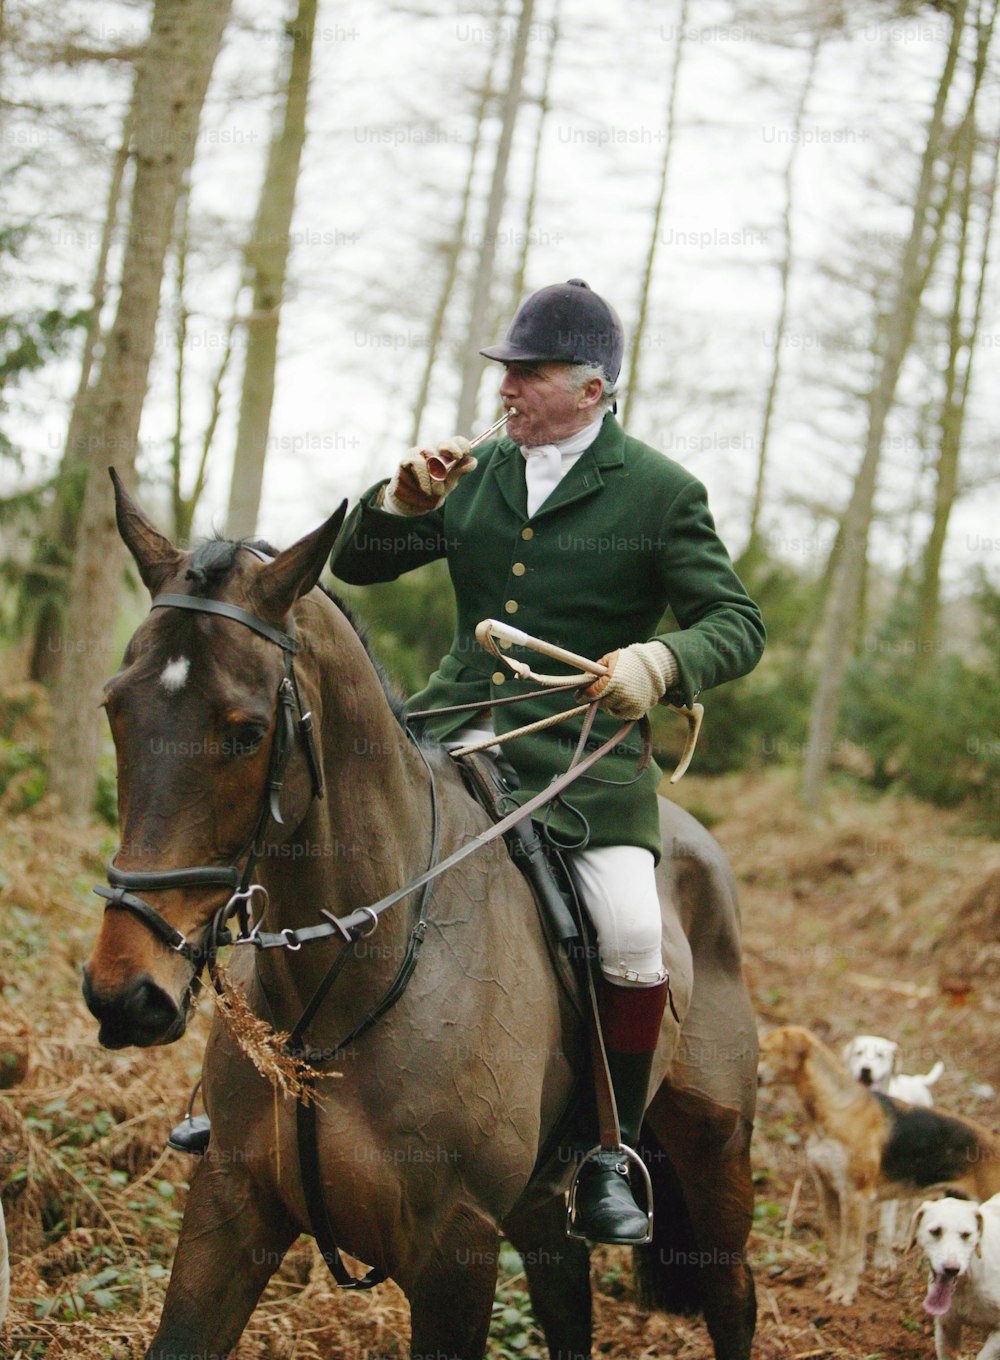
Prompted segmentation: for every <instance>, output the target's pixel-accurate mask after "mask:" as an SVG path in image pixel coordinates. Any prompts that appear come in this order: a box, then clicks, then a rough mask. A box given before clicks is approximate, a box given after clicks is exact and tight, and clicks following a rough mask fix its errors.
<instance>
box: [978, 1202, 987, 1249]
mask: <svg viewBox="0 0 1000 1360" xmlns="http://www.w3.org/2000/svg"><path fill="white" fill-rule="evenodd" d="M976 1226H977V1227H978V1229H979V1236H978V1237H977V1238H976V1255H977V1256H978V1257H979V1258H980V1260H982V1256H983V1233H984V1232H985V1231H986V1219H985V1218H983V1211H982V1209H977V1210H976Z"/></svg>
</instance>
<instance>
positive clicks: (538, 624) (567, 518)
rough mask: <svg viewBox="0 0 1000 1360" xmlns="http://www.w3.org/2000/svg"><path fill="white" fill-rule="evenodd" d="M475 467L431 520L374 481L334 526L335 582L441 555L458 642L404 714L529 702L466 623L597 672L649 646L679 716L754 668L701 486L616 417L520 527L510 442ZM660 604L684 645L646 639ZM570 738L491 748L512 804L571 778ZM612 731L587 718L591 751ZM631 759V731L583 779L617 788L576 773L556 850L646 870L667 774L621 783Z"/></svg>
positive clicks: (747, 628)
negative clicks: (491, 626)
mask: <svg viewBox="0 0 1000 1360" xmlns="http://www.w3.org/2000/svg"><path fill="white" fill-rule="evenodd" d="M478 457H479V465H478V467H477V468H476V469H475V471H473V472H471V473H467V474H466V475H465V476H464V477H463V478H462V479H461V481H460V482H459V483H458V485H457V486H456V487H455V489H454V490H453V491H452V492H451V494H450V495H449V496H448V497H447V498H446V500H445V501H444V502H443V503H442V505H441V506H440V507H439V508H438V509H437V510H434V511H432V512H431V513H429V514H426V515H418V516H413V517H410V518H402V517H400V516H398V515H392V514H389V513H388V512H386V511H384V510H380V509H379V508H377V507H376V506H375V504H374V500H375V497H376V496H377V494H378V492H379V489H380V488H381V487H382V486H383V485H384V482H379V483H377V484H376V485H375V486H373V487H371V488H370V489H369V490H368V491H367V492H366V493H365V494H364V495H363V496H362V498H361V501H360V502H359V504H358V505H357V506H356V507H355V508H354V510H353V511H352V513H351V514H350V515H349V516H348V518H347V520H346V521H345V523H344V526H343V529H342V530H341V533H340V537H339V538H338V540H337V543H336V544H335V546H334V550H333V554H332V557H331V559H330V565H331V567H332V569H333V572H334V574H335V575H336V576H338V577H339V578H340V579H341V580H343V581H346V582H348V583H350V584H352V585H372V584H375V583H376V582H381V581H393V580H395V579H396V578H397V577H398V576H401V575H402V574H403V572H407V571H412V570H413V569H414V568H415V567H419V566H422V565H424V563H426V562H431V561H434V560H435V559H436V558H439V557H446V558H447V560H448V567H449V570H450V573H451V580H452V585H453V587H454V591H455V601H456V606H457V616H458V617H457V623H456V629H455V637H454V640H453V642H452V644H451V648H450V650H449V651H448V653H447V655H446V656H444V657H443V658H442V660H441V663H440V665H439V666H438V668H437V670H436V671H435V672H434V674H433V675H432V676H431V677H430V679H429V680H428V682H427V685H426V687H425V688H424V689H423V690H421V692H420V693H419V694H416V695H414V696H413V698H412V699H411V700H410V701H409V704H408V708H409V709H410V710H411V711H416V710H419V709H425V708H444V707H447V706H449V705H452V704H460V703H468V702H472V701H473V700H479V699H487V698H491V697H492V698H503V697H506V696H508V695H510V694H513V693H516V692H517V691H518V689H522V690H525V691H528V690H531V689H534V688H537V687H536V686H534V685H531V684H530V683H527V682H524V681H521V680H518V679H515V678H514V677H513V676H512V674H511V672H509V671H507V670H506V668H505V667H504V666H502V665H501V664H500V663H499V662H498V661H497V660H496V658H495V657H492V656H490V655H489V654H488V653H487V652H485V651H484V650H483V649H482V648H481V647H480V646H479V644H478V643H477V642H476V640H475V629H476V625H477V624H478V623H479V622H480V621H481V620H482V619H485V618H497V619H504V620H506V621H507V622H509V623H511V624H513V625H515V626H516V627H517V628H521V629H523V630H524V631H525V632H527V633H531V634H533V635H534V636H536V637H540V638H544V639H545V640H546V641H547V642H554V643H556V644H558V645H559V646H561V647H565V648H568V649H569V650H571V651H574V652H577V653H580V654H582V655H584V656H590V657H593V658H594V659H597V658H599V657H601V656H603V655H604V654H605V653H606V652H610V651H613V650H614V649H615V648H616V647H625V646H628V644H629V643H632V642H646V641H648V640H649V639H651V638H653V637H656V638H658V639H659V640H661V641H662V642H664V643H666V644H667V645H668V646H669V647H670V649H671V651H672V652H673V653H674V655H675V656H676V657H677V661H678V666H679V670H680V679H679V681H678V684H677V686H676V688H675V689H674V690H672V691H671V692H670V694H668V695H667V698H668V699H670V700H671V701H672V702H675V703H683V704H690V703H691V702H693V700H694V698H695V696H696V695H697V694H698V693H699V692H701V691H704V690H707V689H711V688H712V686H714V685H720V684H722V683H723V682H724V681H726V680H733V679H735V678H736V677H737V676H739V675H743V674H745V673H746V672H747V671H749V670H752V669H753V667H754V666H755V665H756V664H757V661H758V659H759V658H760V655H761V652H762V651H763V648H764V625H763V621H762V619H761V615H760V611H759V609H758V608H757V606H756V605H755V604H754V603H753V601H752V600H751V599H750V597H749V596H748V595H747V593H746V591H745V590H744V588H743V585H742V583H741V582H740V580H739V577H738V576H737V575H736V572H735V571H734V570H733V566H732V563H731V561H730V559H729V555H728V553H727V552H726V549H725V547H724V546H723V544H722V542H721V540H720V539H719V537H718V535H717V533H716V531H715V525H714V522H713V520H712V516H711V513H710V511H709V508H708V501H707V497H706V493H705V488H704V487H703V486H702V484H701V483H700V482H699V481H698V480H697V479H696V478H695V477H693V476H692V475H691V474H690V473H689V472H687V471H685V469H684V468H682V467H680V466H679V465H678V464H677V463H674V462H672V461H671V459H669V458H667V457H665V456H664V455H663V454H661V453H659V452H657V451H656V450H655V449H652V448H650V447H648V446H647V445H645V444H642V443H640V442H639V441H638V440H637V439H631V438H628V437H627V436H626V435H625V432H624V431H623V429H622V427H621V426H620V425H619V424H618V422H617V420H615V418H614V416H612V415H610V414H608V415H607V416H606V417H605V419H604V423H603V425H602V426H601V429H600V432H599V433H598V436H597V438H596V439H595V441H594V443H593V444H591V446H590V448H588V449H587V450H586V451H585V452H584V453H582V454H581V455H580V457H579V458H578V459H577V461H576V462H575V463H574V464H573V466H572V467H571V469H570V470H569V471H568V472H567V473H566V475H565V476H564V477H563V479H562V481H561V482H560V483H559V485H558V486H557V487H556V488H555V490H554V491H553V492H552V494H551V495H550V496H549V497H548V499H547V500H546V501H545V502H544V503H543V504H542V505H541V506H540V507H539V509H538V510H536V511H535V513H534V515H531V516H529V515H528V511H527V499H526V496H527V493H526V487H525V476H524V457H523V455H522V454H521V451H520V449H519V448H518V447H517V445H516V444H515V443H514V442H513V441H512V440H511V439H509V438H507V437H504V438H501V439H499V440H497V441H494V442H492V443H490V444H487V445H484V446H483V448H482V449H480V450H479V451H478ZM668 605H669V607H670V609H671V611H672V613H673V616H674V618H675V620H676V622H677V625H678V630H679V631H676V632H667V633H662V632H661V633H658V632H656V629H657V627H658V626H659V624H660V620H661V618H662V616H663V614H664V611H665V609H666V607H667V606H668ZM509 655H510V656H512V657H516V658H518V659H519V660H524V661H527V662H528V663H529V664H530V665H531V666H532V667H533V668H534V669H535V670H542V671H545V672H546V673H549V674H559V673H560V672H561V671H562V670H566V671H569V670H570V669H571V668H569V667H561V666H560V665H559V664H558V663H557V662H554V661H550V660H549V659H548V658H547V657H542V656H539V654H538V653H536V652H529V651H527V650H525V649H522V648H518V647H514V648H511V650H510V652H509ZM574 702H576V701H575V700H573V699H572V698H570V697H567V696H566V695H565V694H559V695H551V694H547V695H544V696H542V697H541V698H538V699H529V700H527V701H525V702H524V703H521V704H511V705H507V706H504V707H502V708H497V709H494V711H493V722H494V726H495V729H496V731H497V732H498V733H502V732H507V731H510V730H511V729H512V728H514V727H519V726H521V725H522V724H523V723H528V722H532V721H534V720H535V719H536V718H540V717H544V716H545V715H547V714H548V713H552V712H555V711H558V710H560V709H564V708H570V707H572V706H573V704H574ZM474 717H475V715H473V717H472V718H470V717H469V715H466V714H454V715H448V716H444V717H441V718H440V719H431V720H429V721H428V724H427V726H428V730H429V732H430V734H431V735H432V736H434V737H437V738H439V739H444V738H446V737H448V736H449V735H451V734H452V733H453V732H455V731H457V730H458V728H460V727H462V726H463V725H465V724H467V723H469V722H470V721H474ZM581 723H582V719H581V718H574V719H570V720H569V721H567V722H565V723H560V724H558V725H557V726H555V727H553V728H550V729H548V730H546V731H542V732H539V733H537V734H533V735H530V736H527V737H520V738H517V739H515V740H514V741H512V742H510V743H509V744H508V745H506V746H505V747H504V750H505V753H506V755H507V758H508V759H509V760H510V761H511V762H512V764H513V765H514V766H515V768H516V769H517V772H518V774H519V776H520V779H521V788H520V790H519V793H518V797H519V799H520V801H521V802H525V801H527V799H528V798H529V797H531V795H532V794H534V793H536V792H538V791H539V790H540V789H542V788H544V787H545V786H546V785H547V784H549V783H550V781H551V780H552V778H553V777H554V776H555V775H557V774H559V773H561V772H562V771H563V770H564V769H565V768H566V766H567V765H568V764H569V761H570V759H571V757H572V754H573V751H574V749H575V747H576V741H577V737H578V735H579V732H580V727H581ZM620 726H621V724H620V722H619V721H618V720H616V719H614V718H611V717H610V716H609V715H607V714H604V713H600V714H598V717H597V720H596V722H595V724H594V727H593V730H592V732H591V735H590V747H591V749H592V748H593V747H595V746H596V745H598V744H599V743H601V742H603V741H605V740H607V738H609V737H610V736H612V735H613V733H614V732H615V731H616V729H617V728H618V727H620ZM639 750H640V741H639V737H638V733H637V731H636V730H635V729H633V731H632V733H631V734H630V736H629V737H628V738H626V739H625V740H624V741H623V742H621V743H619V744H618V745H617V746H616V747H614V749H613V750H612V751H611V752H610V753H609V754H608V755H607V756H605V757H604V758H603V759H602V760H600V761H599V762H598V764H597V765H596V766H595V767H593V769H592V771H591V774H593V775H596V776H598V779H599V780H600V781H606V780H614V781H623V783H622V787H614V786H613V785H611V784H608V783H603V782H598V781H597V780H593V779H591V778H590V776H589V775H586V776H583V777H582V778H581V779H580V780H579V781H578V782H577V783H575V784H573V785H572V786H571V787H570V788H569V789H567V790H566V794H565V797H564V799H563V800H562V805H561V806H559V807H558V808H557V809H556V810H555V811H554V812H553V813H552V814H551V815H550V817H549V828H550V831H551V832H552V833H553V834H554V836H555V838H556V839H558V840H560V841H562V842H563V843H565V844H567V845H569V844H573V843H575V842H577V841H578V840H580V839H581V837H582V836H583V835H584V833H585V832H589V844H590V845H591V846H600V845H640V846H645V847H646V848H647V849H649V850H652V851H653V853H654V854H655V855H656V856H657V858H659V856H660V852H661V846H660V834H659V822H658V812H657V805H656V791H657V787H658V785H659V783H660V779H661V777H662V772H661V771H660V770H659V768H658V767H657V766H656V764H655V762H652V763H651V764H650V767H649V768H648V770H647V771H646V773H645V774H643V775H642V776H641V777H640V778H639V779H638V780H635V781H634V782H631V783H626V782H624V781H629V780H632V779H633V777H634V775H635V771H636V767H637V760H638V755H639ZM536 816H537V819H538V820H543V818H542V816H541V815H538V814H536ZM584 819H585V820H584Z"/></svg>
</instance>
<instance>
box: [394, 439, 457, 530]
mask: <svg viewBox="0 0 1000 1360" xmlns="http://www.w3.org/2000/svg"><path fill="white" fill-rule="evenodd" d="M434 454H444V456H445V457H446V458H456V459H458V461H457V462H456V463H455V464H454V465H453V466H452V467H451V468H449V470H448V475H447V476H446V477H445V479H444V481H443V482H436V481H434V480H433V479H432V477H431V474H430V471H429V469H428V467H427V459H428V457H432V456H433V455H434ZM475 466H476V459H475V458H473V457H472V455H471V454H470V453H469V441H468V440H467V439H463V438H462V437H461V435H455V437H454V438H453V439H446V440H444V441H443V442H442V443H440V444H437V445H435V447H434V448H433V449H423V448H420V447H419V446H417V447H415V448H412V449H410V451H409V453H408V454H407V455H406V457H405V458H404V459H403V461H402V462H401V463H400V465H399V467H398V468H397V469H396V472H395V474H394V475H393V478H392V480H391V481H390V482H389V485H388V486H387V487H386V488H385V493H384V495H383V499H382V504H383V505H384V506H385V508H386V509H387V510H390V511H394V512H395V513H396V514H398V515H426V514H427V512H428V511H429V510H436V509H437V508H438V506H439V505H440V504H441V502H442V501H443V500H444V498H445V496H447V495H448V492H449V491H453V490H454V489H455V487H456V486H457V485H458V483H459V481H460V479H461V478H462V477H464V476H465V474H466V473H467V472H471V471H472V469H473V468H474V467H475Z"/></svg>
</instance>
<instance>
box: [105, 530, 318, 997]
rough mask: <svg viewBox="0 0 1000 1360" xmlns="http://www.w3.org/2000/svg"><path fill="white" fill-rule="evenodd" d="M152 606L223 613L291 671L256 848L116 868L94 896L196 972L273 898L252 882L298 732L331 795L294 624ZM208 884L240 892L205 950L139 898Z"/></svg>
mask: <svg viewBox="0 0 1000 1360" xmlns="http://www.w3.org/2000/svg"><path fill="white" fill-rule="evenodd" d="M244 546H247V545H244ZM248 551H250V552H252V553H254V554H255V555H256V556H258V557H260V558H261V559H262V560H263V561H269V560H270V559H269V558H268V557H266V556H265V555H264V554H263V553H260V552H258V551H257V549H255V548H249V549H248ZM151 608H152V609H190V610H193V611H194V612H196V613H199V614H217V615H219V616H220V617H222V618H225V619H232V620H233V621H234V622H235V623H240V624H242V625H243V627H244V628H249V629H250V630H251V632H254V633H257V634H258V635H259V636H260V637H263V638H266V639H267V640H268V642H273V643H274V644H275V646H277V647H280V648H281V650H282V653H283V655H284V662H285V673H284V676H283V677H282V680H281V683H280V684H279V686H278V698H277V718H276V723H275V729H274V739H273V741H272V743H271V759H270V763H269V765H268V771H267V782H266V785H265V792H264V797H263V803H262V806H261V809H260V813H259V815H258V817H257V822H256V824H255V826H254V829H253V833H252V835H251V837H250V841H249V844H248V845H247V846H246V847H245V848H244V849H243V850H242V851H241V852H240V854H239V855H237V857H236V863H235V864H231V865H221V864H218V865H217V864H210V865H204V866H199V867H196V868H190V869H155V870H150V871H148V872H145V873H138V872H132V871H131V870H125V869H118V868H116V867H115V865H114V864H109V865H108V882H109V883H110V884H111V887H110V888H95V889H94V892H96V893H97V894H98V895H99V896H100V897H105V898H107V905H106V907H105V908H104V909H105V911H110V910H112V909H114V910H117V911H127V912H129V913H130V914H131V915H132V916H134V917H135V918H136V920H138V921H141V922H142V924H143V925H144V926H145V927H146V928H147V930H149V931H150V932H151V933H152V934H153V935H154V936H155V937H156V939H158V940H159V941H160V943H161V944H164V945H166V946H167V948H168V949H172V950H173V951H174V952H175V953H177V954H180V955H181V957H182V958H185V959H187V960H188V962H189V963H190V964H192V966H193V967H194V968H195V969H196V972H200V971H201V968H202V966H203V965H204V964H205V963H206V962H208V963H209V964H211V963H212V961H213V960H214V958H215V955H216V953H217V952H218V949H219V947H220V946H221V945H224V944H229V943H231V937H230V935H229V932H228V930H226V926H225V923H226V921H227V920H228V919H229V917H230V916H231V915H232V914H233V913H234V912H235V911H240V913H241V928H242V930H243V931H244V933H245V932H246V930H247V929H248V927H249V913H250V907H251V903H252V901H253V898H254V896H255V895H256V894H261V895H262V896H263V898H264V901H265V903H266V900H267V893H266V891H265V889H264V888H263V887H262V886H261V884H259V883H253V884H252V883H251V881H250V880H251V877H252V875H253V870H254V865H255V864H256V862H257V857H258V855H259V854H260V846H261V841H262V838H263V835H264V832H265V830H266V829H267V825H268V823H269V822H270V821H271V820H274V821H275V822H277V824H278V825H279V826H282V825H284V822H283V819H282V816H281V808H280V798H281V790H282V788H283V787H284V782H285V770H286V767H287V765H288V761H289V758H290V756H291V754H292V748H293V746H294V744H295V733H296V728H297V729H298V732H299V735H300V736H301V738H302V744H303V747H304V749H305V753H306V760H307V761H308V764H309V772H310V775H311V776H312V791H313V797H314V798H322V797H323V771H322V767H321V766H320V762H319V756H318V753H317V751H316V742H315V738H314V736H313V725H312V715H311V713H309V712H307V711H304V710H303V706H302V696H301V694H300V693H299V686H298V681H297V679H296V676H295V654H296V652H297V651H298V649H299V647H298V643H297V642H296V640H295V636H294V634H293V632H292V631H291V629H292V625H291V622H289V631H288V632H287V633H283V632H281V630H280V629H278V628H273V627H272V626H271V625H270V624H269V623H265V622H264V620H263V619H259V618H258V617H257V615H256V614H251V613H250V612H249V611H248V610H246V609H241V608H240V607H239V606H238V605H234V604H227V603H225V602H224V601H222V600H205V599H201V598H200V597H198V596H194V595H157V596H156V598H155V599H154V600H153V603H152V605H151ZM296 713H297V714H298V722H297V723H296V720H295V714H296ZM244 856H246V860H245V863H244V866H243V870H242V872H241V871H240V868H239V863H240V860H241V859H243V857H244ZM206 886H218V887H225V888H230V889H231V890H232V892H231V895H230V897H229V900H228V901H227V902H226V904H225V906H223V907H221V908H220V909H219V910H218V911H217V912H216V913H215V915H214V917H213V918H212V921H211V922H210V923H209V931H208V935H207V937H206V939H205V940H204V941H203V942H202V943H201V944H200V945H194V944H192V943H191V942H190V940H188V939H187V938H186V937H185V936H184V935H183V934H182V933H181V932H180V931H179V930H175V929H174V927H173V926H172V925H170V923H169V922H168V921H165V920H164V919H163V917H162V916H161V915H160V913H159V912H158V911H156V910H155V909H154V908H153V907H151V906H150V905H149V903H148V902H146V901H144V900H143V898H141V897H139V896H137V894H138V893H142V892H164V891H166V890H168V889H170V888H200V887H206Z"/></svg>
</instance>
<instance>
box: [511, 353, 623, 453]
mask: <svg viewBox="0 0 1000 1360" xmlns="http://www.w3.org/2000/svg"><path fill="white" fill-rule="evenodd" d="M572 373H573V365H572V364H559V363H537V364H522V363H509V364H504V375H503V381H502V382H501V384H500V396H501V397H502V398H503V404H504V406H505V407H506V408H508V409H509V408H510V407H512V406H513V407H514V408H515V409H516V410H517V415H516V416H511V418H510V419H509V420H508V421H507V434H509V435H510V437H511V439H513V441H514V443H515V444H521V445H523V446H525V447H527V448H532V447H534V446H535V445H536V444H554V443H556V442H557V441H558V440H560V439H568V438H569V436H570V435H571V434H575V433H576V431H577V430H582V429H583V427H584V425H589V424H590V422H591V421H592V420H593V419H594V418H595V416H596V414H597V411H596V407H597V403H598V401H599V400H600V397H601V391H602V383H601V380H600V379H599V378H594V379H593V380H592V381H591V382H588V383H585V384H584V386H583V387H582V388H578V389H575V390H574V389H573V388H572V387H571V386H570V385H569V382H568V380H569V379H570V378H571V377H572Z"/></svg>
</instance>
